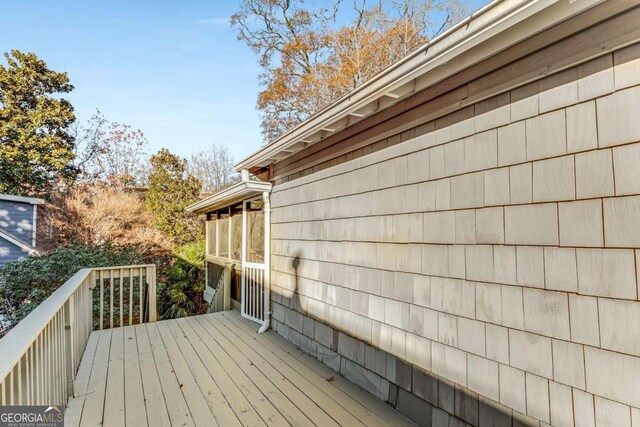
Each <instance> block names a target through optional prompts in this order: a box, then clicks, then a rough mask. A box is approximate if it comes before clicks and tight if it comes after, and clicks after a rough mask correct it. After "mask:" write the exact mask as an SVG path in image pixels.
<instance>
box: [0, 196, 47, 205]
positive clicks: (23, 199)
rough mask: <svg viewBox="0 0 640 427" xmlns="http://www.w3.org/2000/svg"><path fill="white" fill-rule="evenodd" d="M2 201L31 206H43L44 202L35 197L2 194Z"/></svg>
mask: <svg viewBox="0 0 640 427" xmlns="http://www.w3.org/2000/svg"><path fill="white" fill-rule="evenodd" d="M0 200H7V201H9V202H19V203H29V204H30V205H41V204H43V203H44V200H42V199H38V198H35V197H23V196H14V195H11V194H0Z"/></svg>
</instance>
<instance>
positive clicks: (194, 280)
mask: <svg viewBox="0 0 640 427" xmlns="http://www.w3.org/2000/svg"><path fill="white" fill-rule="evenodd" d="M173 256H174V258H175V259H174V262H173V264H172V265H171V266H169V267H167V268H166V269H165V270H164V271H162V272H161V273H160V276H161V278H160V280H159V284H158V310H159V312H160V316H161V318H163V319H173V318H177V317H187V316H193V315H195V314H198V309H199V304H198V301H199V299H200V297H201V294H200V293H201V292H202V291H203V290H204V285H205V283H204V279H205V272H204V260H205V244H204V241H199V242H195V243H187V244H186V245H183V246H180V247H178V248H176V249H175V250H174V252H173Z"/></svg>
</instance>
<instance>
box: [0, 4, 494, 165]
mask: <svg viewBox="0 0 640 427" xmlns="http://www.w3.org/2000/svg"><path fill="white" fill-rule="evenodd" d="M470 3H471V6H472V8H474V9H477V8H478V7H479V6H480V5H482V4H484V3H486V1H483V0H472V1H471V2H470ZM237 5H238V2H237V1H227V0H224V1H222V0H217V1H204V0H202V1H201V0H190V1H168V0H162V1H149V0H137V1H131V0H129V1H123V0H111V1H103V0H98V1H79V0H76V1H71V0H57V1H50V0H28V1H27V0H4V1H2V13H1V14H0V28H2V35H0V52H6V51H9V50H10V49H19V50H22V51H29V52H34V53H36V54H37V55H38V56H39V57H40V58H42V59H44V60H45V61H46V62H47V64H48V65H49V67H50V68H52V69H55V70H57V71H67V72H68V74H69V77H70V79H71V82H72V84H73V85H74V86H75V90H74V91H73V92H72V93H71V94H70V95H69V96H68V98H69V99H70V100H71V102H72V103H73V105H74V106H75V108H76V115H77V116H78V118H79V119H80V120H81V121H84V120H86V119H88V118H89V117H90V116H91V115H92V114H93V112H94V111H95V109H96V108H99V109H100V111H102V113H103V114H104V115H105V116H106V118H107V119H108V120H111V121H117V122H121V123H126V124H129V125H131V126H133V127H135V128H139V129H141V130H142V131H143V132H144V133H145V135H146V136H147V138H148V139H149V142H150V149H151V150H152V151H157V150H158V149H160V148H161V147H166V148H169V149H170V150H171V151H172V152H174V153H177V154H179V155H181V156H186V157H188V156H189V155H190V154H191V153H192V152H194V151H198V150H201V149H206V148H207V147H209V146H210V145H211V143H214V142H215V143H218V144H223V145H225V146H227V147H228V149H229V152H230V153H231V154H232V155H233V157H234V158H235V160H236V161H238V160H240V159H242V158H243V157H245V156H247V155H248V154H250V153H251V152H253V151H254V150H256V149H258V148H259V147H260V145H261V135H260V126H259V125H260V118H259V114H258V112H257V111H256V109H255V101H256V95H257V93H258V91H259V85H258V83H257V78H258V74H259V73H260V69H259V67H258V65H257V61H256V58H255V56H254V54H253V53H252V52H251V51H250V50H249V48H247V47H246V46H245V45H244V44H243V43H242V42H240V41H238V40H236V33H235V31H234V30H233V29H232V28H231V27H230V26H229V16H231V15H232V14H233V13H234V12H235V11H236V9H237Z"/></svg>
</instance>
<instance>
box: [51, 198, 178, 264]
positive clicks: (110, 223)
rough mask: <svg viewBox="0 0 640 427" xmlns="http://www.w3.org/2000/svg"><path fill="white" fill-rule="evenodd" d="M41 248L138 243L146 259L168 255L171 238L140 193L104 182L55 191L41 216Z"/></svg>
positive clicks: (133, 244)
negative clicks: (104, 183) (110, 185)
mask: <svg viewBox="0 0 640 427" xmlns="http://www.w3.org/2000/svg"><path fill="white" fill-rule="evenodd" d="M39 218H40V219H39V220H40V221H42V224H41V226H40V227H39V233H40V235H39V239H38V241H39V242H40V244H39V248H40V249H54V248H58V247H60V246H66V245H70V244H83V245H86V246H99V245H103V244H107V243H109V244H111V245H113V246H115V247H135V248H137V250H138V251H139V253H140V254H141V255H142V256H144V257H145V258H147V259H152V258H154V257H156V256H162V255H166V254H167V253H168V252H169V251H170V250H171V248H172V242H171V240H170V239H168V238H167V237H166V236H164V235H163V234H162V233H161V232H160V231H158V230H157V229H156V228H155V220H154V217H153V215H152V214H151V213H150V212H149V211H148V210H147V209H146V207H145V205H144V201H143V200H142V199H141V196H140V195H139V194H136V193H127V192H122V191H117V190H114V189H111V188H108V187H105V186H102V185H90V186H75V187H73V188H72V189H70V190H68V191H66V192H64V193H56V194H55V195H53V198H52V200H51V201H50V202H48V203H47V204H46V205H45V206H44V209H42V212H41V214H40V217H39Z"/></svg>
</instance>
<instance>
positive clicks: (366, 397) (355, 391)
mask: <svg viewBox="0 0 640 427" xmlns="http://www.w3.org/2000/svg"><path fill="white" fill-rule="evenodd" d="M230 313H232V314H230ZM225 315H226V316H229V317H230V318H231V321H233V322H234V323H235V324H237V325H238V326H240V327H241V328H243V329H244V330H245V331H246V332H247V333H249V334H253V336H254V337H255V339H256V341H257V342H259V343H261V344H262V345H264V346H265V347H266V348H268V349H269V350H271V351H273V352H274V353H275V354H277V355H279V356H280V357H281V358H283V359H286V358H287V355H289V356H290V357H291V358H293V359H295V360H297V361H298V362H300V363H301V364H302V365H304V366H305V367H306V368H307V369H310V370H311V371H312V372H315V373H317V374H319V375H320V376H321V377H323V378H328V377H330V376H333V377H334V381H331V383H330V384H331V385H333V386H335V387H336V388H339V389H341V390H342V391H343V392H344V393H346V394H347V395H349V396H351V397H353V399H355V400H357V401H358V403H359V404H360V405H362V406H363V407H365V408H366V409H367V410H368V411H370V413H371V415H369V416H367V418H360V419H361V420H363V421H364V420H367V422H366V424H367V425H369V423H373V422H375V420H380V421H381V422H384V423H386V424H388V425H407V424H412V423H411V421H409V419H408V418H406V417H404V416H403V415H402V414H400V413H399V412H398V411H396V410H395V409H393V408H392V407H391V406H389V405H387V404H385V403H384V402H382V401H381V400H380V399H378V398H377V397H375V396H374V395H372V394H371V393H369V392H367V391H366V390H364V389H362V388H361V387H359V386H358V385H356V384H354V383H353V382H351V381H349V380H347V379H346V378H344V377H343V376H341V375H340V374H338V373H337V372H336V371H334V370H333V369H331V368H329V367H328V366H327V365H325V364H323V363H322V362H320V361H319V360H317V359H315V358H313V357H312V356H310V355H308V354H307V353H305V352H303V351H302V350H298V349H297V348H296V347H295V346H294V345H293V344H291V343H290V342H289V341H287V340H285V339H284V338H282V337H281V336H279V335H277V334H276V333H275V332H273V331H268V332H266V333H264V334H260V335H258V334H256V333H255V330H254V324H253V323H251V322H248V321H247V320H245V319H243V318H241V317H240V314H237V313H235V312H225ZM291 363H293V361H291ZM297 366H300V365H297ZM301 369H304V368H301ZM356 408H357V407H356Z"/></svg>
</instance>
